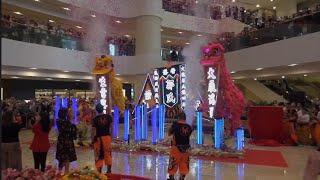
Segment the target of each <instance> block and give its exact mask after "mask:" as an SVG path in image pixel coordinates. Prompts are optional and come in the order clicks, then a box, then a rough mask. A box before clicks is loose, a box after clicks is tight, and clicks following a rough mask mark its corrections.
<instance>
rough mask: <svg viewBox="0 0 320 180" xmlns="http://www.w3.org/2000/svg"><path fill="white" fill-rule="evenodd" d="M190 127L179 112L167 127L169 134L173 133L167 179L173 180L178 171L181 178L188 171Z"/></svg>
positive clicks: (184, 116) (183, 114)
mask: <svg viewBox="0 0 320 180" xmlns="http://www.w3.org/2000/svg"><path fill="white" fill-rule="evenodd" d="M191 133H192V128H191V126H190V125H189V124H187V123H186V115H185V113H184V112H181V113H180V114H179V115H178V121H177V122H174V123H173V124H172V126H171V128H170V129H169V135H173V139H172V146H171V150H170V159H169V167H168V173H169V180H174V174H175V173H176V172H177V171H178V169H179V172H180V179H181V180H183V179H184V178H185V176H186V175H187V174H188V172H189V153H188V152H187V151H188V149H189V148H190V144H189V141H190V135H191Z"/></svg>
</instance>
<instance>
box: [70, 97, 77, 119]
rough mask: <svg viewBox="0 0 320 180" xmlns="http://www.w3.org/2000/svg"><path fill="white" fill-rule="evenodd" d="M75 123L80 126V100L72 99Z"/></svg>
mask: <svg viewBox="0 0 320 180" xmlns="http://www.w3.org/2000/svg"><path fill="white" fill-rule="evenodd" d="M71 102H72V112H73V123H74V124H78V99H77V98H72V99H71Z"/></svg>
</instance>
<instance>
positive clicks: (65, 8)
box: [62, 7, 71, 11]
mask: <svg viewBox="0 0 320 180" xmlns="http://www.w3.org/2000/svg"><path fill="white" fill-rule="evenodd" d="M62 9H64V10H66V11H70V10H71V9H70V8H67V7H63V8H62Z"/></svg>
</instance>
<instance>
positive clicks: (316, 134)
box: [312, 123, 320, 147]
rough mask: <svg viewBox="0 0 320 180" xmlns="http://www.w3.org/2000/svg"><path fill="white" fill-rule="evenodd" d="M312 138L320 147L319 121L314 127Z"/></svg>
mask: <svg viewBox="0 0 320 180" xmlns="http://www.w3.org/2000/svg"><path fill="white" fill-rule="evenodd" d="M312 138H313V141H314V142H315V143H316V145H317V146H318V147H320V123H317V124H316V125H315V126H314V127H313V129H312Z"/></svg>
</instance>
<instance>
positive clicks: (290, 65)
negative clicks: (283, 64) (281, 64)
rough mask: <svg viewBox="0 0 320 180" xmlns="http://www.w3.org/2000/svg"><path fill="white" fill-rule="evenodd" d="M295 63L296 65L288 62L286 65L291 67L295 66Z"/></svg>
mask: <svg viewBox="0 0 320 180" xmlns="http://www.w3.org/2000/svg"><path fill="white" fill-rule="evenodd" d="M296 65H298V64H289V65H288V66H291V67H293V66H296Z"/></svg>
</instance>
